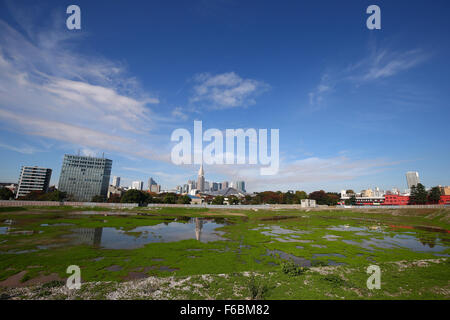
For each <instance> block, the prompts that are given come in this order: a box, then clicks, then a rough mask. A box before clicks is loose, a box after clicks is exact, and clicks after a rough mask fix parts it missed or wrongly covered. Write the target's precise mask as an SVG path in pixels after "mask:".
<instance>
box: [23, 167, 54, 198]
mask: <svg viewBox="0 0 450 320" xmlns="http://www.w3.org/2000/svg"><path fill="white" fill-rule="evenodd" d="M51 176H52V169H48V168H39V167H28V166H23V167H22V169H21V170H20V177H19V184H18V186H17V193H16V198H19V197H22V196H24V195H26V194H27V193H30V192H31V191H43V192H47V190H48V185H49V183H50V178H51Z"/></svg>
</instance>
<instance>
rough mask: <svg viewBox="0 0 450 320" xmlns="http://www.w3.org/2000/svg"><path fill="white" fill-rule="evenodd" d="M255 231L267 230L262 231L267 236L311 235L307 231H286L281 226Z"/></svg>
mask: <svg viewBox="0 0 450 320" xmlns="http://www.w3.org/2000/svg"><path fill="white" fill-rule="evenodd" d="M253 230H266V231H262V232H261V233H262V234H263V235H266V236H279V235H286V234H287V235H299V234H308V233H311V231H306V230H290V229H285V228H282V227H280V226H266V227H262V228H256V229H253Z"/></svg>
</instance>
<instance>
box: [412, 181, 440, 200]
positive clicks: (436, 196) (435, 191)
mask: <svg viewBox="0 0 450 320" xmlns="http://www.w3.org/2000/svg"><path fill="white" fill-rule="evenodd" d="M441 195H442V193H441V188H439V187H433V188H431V189H430V191H427V190H426V189H425V186H424V185H423V184H421V183H418V184H417V186H412V187H411V195H410V197H409V204H427V203H429V204H436V203H439V200H440V199H441Z"/></svg>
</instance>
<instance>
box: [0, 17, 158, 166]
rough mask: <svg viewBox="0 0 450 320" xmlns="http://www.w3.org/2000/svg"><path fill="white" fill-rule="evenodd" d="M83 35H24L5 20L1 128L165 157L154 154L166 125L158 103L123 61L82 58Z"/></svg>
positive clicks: (0, 33)
mask: <svg viewBox="0 0 450 320" xmlns="http://www.w3.org/2000/svg"><path fill="white" fill-rule="evenodd" d="M58 30H60V29H58ZM76 37H77V36H75V39H73V38H71V36H70V35H68V34H67V33H64V32H61V34H60V33H58V32H55V31H48V30H47V31H42V30H36V29H35V30H34V33H32V34H31V35H27V36H24V35H23V34H22V33H20V32H19V31H17V30H16V29H14V28H12V27H11V26H10V25H8V24H7V23H6V22H4V21H2V20H0V107H1V108H0V123H2V125H3V127H4V128H7V129H9V130H12V131H17V132H20V133H25V134H28V135H32V136H39V137H45V138H49V139H53V140H59V141H63V142H69V143H72V144H73V145H74V149H78V148H80V147H81V148H87V149H90V150H98V152H100V151H113V152H118V153H122V154H123V153H125V154H129V155H137V156H139V157H143V158H147V159H156V160H161V159H166V158H167V157H165V156H164V155H162V154H156V152H154V151H153V150H155V149H156V148H155V145H154V143H156V142H155V141H157V138H156V136H157V135H155V134H152V132H153V131H155V129H157V128H158V125H159V124H160V123H161V120H163V121H164V120H167V119H164V118H162V117H160V116H158V115H157V114H155V113H154V112H153V111H152V109H151V106H152V105H154V104H157V103H159V100H158V98H156V97H154V96H152V95H150V94H148V93H146V92H144V91H143V90H142V89H141V88H140V86H139V84H138V82H137V81H136V79H134V78H132V77H130V78H129V77H127V76H126V72H125V69H124V68H123V66H122V65H121V64H118V63H115V62H112V61H109V60H107V59H104V58H100V57H92V56H89V57H86V56H82V55H79V54H77V53H76V50H73V49H74V48H73V43H71V45H70V46H71V47H70V49H69V48H68V42H69V43H70V42H71V41H70V40H76ZM149 141H151V144H150V143H149ZM87 149H86V150H87ZM27 150H28V151H27ZM160 150H164V147H162V148H160ZM18 151H19V149H18ZM22 151H23V152H31V149H23V150H22Z"/></svg>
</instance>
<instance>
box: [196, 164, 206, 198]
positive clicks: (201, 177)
mask: <svg viewBox="0 0 450 320" xmlns="http://www.w3.org/2000/svg"><path fill="white" fill-rule="evenodd" d="M197 189H198V190H199V191H200V192H203V191H205V172H204V171H203V164H202V165H201V166H200V170H199V171H198V178H197Z"/></svg>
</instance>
